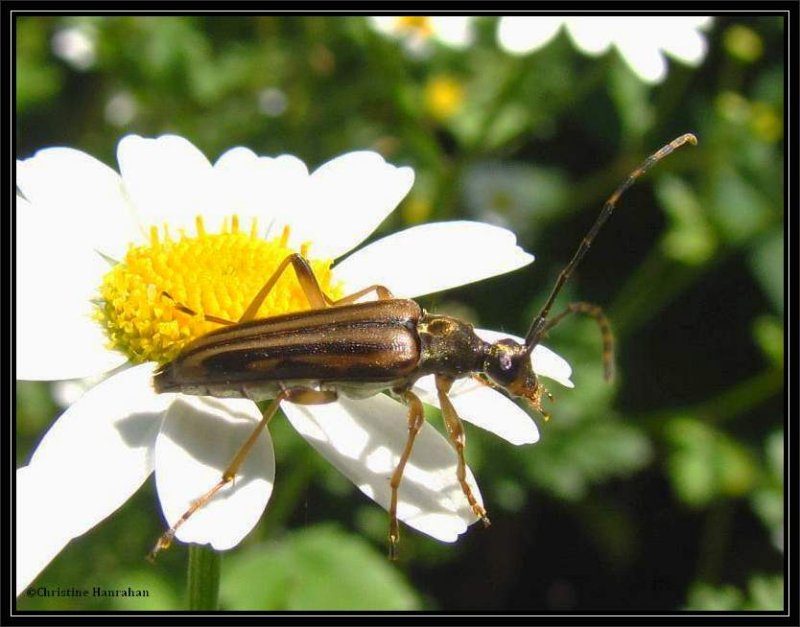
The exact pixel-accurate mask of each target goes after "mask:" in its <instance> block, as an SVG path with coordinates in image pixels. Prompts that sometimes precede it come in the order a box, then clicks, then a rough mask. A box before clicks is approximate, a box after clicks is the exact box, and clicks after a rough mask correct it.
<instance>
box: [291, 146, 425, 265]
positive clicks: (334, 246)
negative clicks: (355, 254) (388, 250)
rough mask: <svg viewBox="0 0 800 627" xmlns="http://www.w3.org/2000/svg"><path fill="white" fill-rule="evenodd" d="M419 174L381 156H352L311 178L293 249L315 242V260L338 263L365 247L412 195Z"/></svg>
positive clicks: (294, 222) (294, 230)
mask: <svg viewBox="0 0 800 627" xmlns="http://www.w3.org/2000/svg"><path fill="white" fill-rule="evenodd" d="M413 183H414V171H413V170H412V169H411V168H409V167H402V168H398V167H395V166H393V165H391V164H390V163H386V161H384V159H383V157H381V156H380V155H379V154H378V153H375V152H369V151H363V152H350V153H347V154H345V155H342V156H340V157H337V158H336V159H333V160H331V161H328V162H327V163H325V164H324V165H322V166H321V167H320V168H318V169H317V170H315V171H314V173H313V174H312V175H311V180H310V183H309V185H310V187H309V189H308V195H307V196H306V198H305V206H304V207H302V208H300V210H298V212H297V215H296V216H293V217H292V222H291V226H292V232H291V237H290V240H289V243H290V245H292V246H294V247H299V245H300V244H302V243H304V242H311V256H312V257H330V258H334V259H335V258H337V257H339V256H341V255H343V254H344V253H346V252H348V251H350V250H352V249H353V248H355V247H356V246H358V244H360V243H361V242H363V241H364V239H366V238H367V237H369V235H370V234H371V233H372V232H373V231H374V230H375V229H376V228H377V227H378V225H379V224H380V223H381V222H383V220H384V219H385V218H386V216H388V215H389V214H390V213H391V212H392V211H394V209H395V208H396V207H397V205H398V204H399V203H400V201H401V200H402V199H403V198H404V197H405V195H406V194H407V193H408V190H410V189H411V185H412V184H413Z"/></svg>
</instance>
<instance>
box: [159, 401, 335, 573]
mask: <svg viewBox="0 0 800 627" xmlns="http://www.w3.org/2000/svg"><path fill="white" fill-rule="evenodd" d="M337 397H338V395H337V393H336V392H334V391H328V390H312V389H306V388H289V389H285V390H282V391H281V392H280V393H279V394H278V396H276V397H275V398H274V399H273V400H272V401H271V402H270V404H269V405H268V406H267V407H266V409H264V411H263V413H262V415H261V420H260V421H259V423H258V425H256V427H255V429H253V432H252V433H251V434H250V435H249V436H248V438H247V440H245V442H244V444H242V446H241V447H240V448H239V450H238V451H237V452H236V455H235V456H234V458H233V460H232V461H231V463H230V464H228V467H227V468H226V469H225V470H224V471H223V473H222V477H221V478H220V480H219V481H218V482H217V483H216V484H215V485H214V486H213V487H212V488H211V489H210V490H209V491H208V492H206V493H205V494H203V495H202V496H201V497H200V498H198V499H197V500H195V501H194V502H193V503H192V504H191V506H190V507H189V509H187V510H186V511H185V512H184V513H183V514H182V515H181V517H180V518H179V519H178V520H177V521H176V522H175V524H174V525H172V527H170V528H169V529H168V530H167V531H166V532H165V533H164V534H163V535H162V536H161V537H160V538H159V539H158V541H157V542H156V545H155V546H154V547H153V550H152V551H150V554H149V555H148V559H149V560H150V561H153V560H154V559H155V556H156V555H157V554H158V552H159V551H161V550H162V549H166V548H169V546H170V545H171V544H172V541H173V540H174V538H175V534H176V533H177V531H178V529H179V528H180V527H181V526H183V524H184V523H185V522H186V521H187V520H189V518H191V516H192V515H193V514H194V513H195V512H196V511H197V510H199V509H200V508H202V507H203V506H204V505H205V504H206V503H208V502H209V501H210V500H211V499H212V498H214V495H216V494H217V492H219V491H220V490H221V489H222V488H224V487H225V486H226V485H228V484H229V483H231V482H232V481H233V480H234V478H235V477H236V474H237V473H238V472H239V468H241V466H242V464H243V463H244V460H245V459H247V455H248V454H249V453H250V451H251V450H252V448H253V446H254V445H255V443H256V442H257V441H258V436H259V435H260V434H261V432H262V431H263V430H264V429H265V428H266V427H267V425H268V424H269V422H270V420H272V417H273V416H274V415H275V413H276V412H277V411H278V407H280V404H281V402H282V401H284V400H286V401H289V402H292V403H298V404H301V405H321V404H323V403H332V402H333V401H335V400H336V399H337Z"/></svg>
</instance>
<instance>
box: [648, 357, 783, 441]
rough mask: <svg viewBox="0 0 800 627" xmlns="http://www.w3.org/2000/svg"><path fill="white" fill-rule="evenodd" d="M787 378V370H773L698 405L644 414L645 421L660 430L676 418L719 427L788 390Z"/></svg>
mask: <svg viewBox="0 0 800 627" xmlns="http://www.w3.org/2000/svg"><path fill="white" fill-rule="evenodd" d="M783 378H784V372H783V369H777V368H771V369H769V370H765V371H763V372H760V373H758V374H757V375H755V376H753V377H750V378H749V379H745V380H744V381H740V382H738V383H736V384H734V385H733V386H731V387H730V388H728V389H727V390H725V391H724V392H722V393H721V394H718V395H717V396H715V397H713V398H711V399H708V400H706V401H703V402H701V403H698V404H697V405H690V406H688V407H679V408H677V409H675V408H672V409H669V410H662V411H658V412H653V413H650V414H646V415H644V416H643V417H642V420H643V422H644V423H645V424H646V425H647V426H648V427H651V428H652V429H656V430H657V429H660V428H661V426H662V425H664V424H665V423H666V422H667V421H668V420H669V419H670V418H673V417H674V416H685V415H692V416H698V417H701V418H702V419H703V420H704V421H708V422H716V423H717V424H719V423H721V422H725V421H727V420H730V419H732V418H735V417H736V416H738V415H740V414H743V413H745V412H747V411H749V410H750V409H752V408H754V407H758V406H759V405H761V404H762V403H763V402H765V401H767V400H769V399H770V398H772V397H774V396H775V395H777V394H779V393H780V392H781V391H782V390H783V388H784V380H783Z"/></svg>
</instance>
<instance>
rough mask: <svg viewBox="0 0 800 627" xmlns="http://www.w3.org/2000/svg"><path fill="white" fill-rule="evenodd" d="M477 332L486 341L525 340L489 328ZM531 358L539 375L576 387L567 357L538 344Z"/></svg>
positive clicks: (520, 342) (566, 385) (519, 341)
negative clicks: (571, 378)
mask: <svg viewBox="0 0 800 627" xmlns="http://www.w3.org/2000/svg"><path fill="white" fill-rule="evenodd" d="M475 334H476V335H477V336H478V337H479V338H481V339H482V340H483V341H484V342H491V343H494V342H497V341H499V340H502V339H505V338H511V339H512V340H514V341H515V342H517V344H522V343H523V342H524V341H525V340H523V339H522V338H521V337H517V336H516V335H511V334H509V333H501V332H499V331H491V330H489V329H475ZM531 360H532V362H533V371H534V372H535V373H536V374H537V375H540V376H542V377H547V378H548V379H552V380H553V381H557V382H558V383H560V384H561V385H563V386H564V387H568V388H574V387H575V384H574V383H573V382H572V381H571V380H570V376H572V366H570V365H569V363H568V362H567V360H566V359H564V358H563V357H560V356H559V355H557V354H556V353H554V352H553V351H551V350H550V349H549V348H547V347H546V346H542V345H541V344H538V345H536V346H535V347H534V349H533V353H532V355H531Z"/></svg>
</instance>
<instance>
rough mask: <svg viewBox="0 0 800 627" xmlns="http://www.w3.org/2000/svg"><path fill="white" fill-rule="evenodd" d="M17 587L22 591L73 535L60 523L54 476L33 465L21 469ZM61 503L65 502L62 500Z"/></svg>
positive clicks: (18, 492) (18, 490)
mask: <svg viewBox="0 0 800 627" xmlns="http://www.w3.org/2000/svg"><path fill="white" fill-rule="evenodd" d="M16 496H17V498H16V505H17V508H16V509H17V511H16V515H17V536H16V541H17V589H16V594H17V595H19V594H20V593H21V592H22V591H23V590H25V588H27V587H28V585H30V583H31V582H32V581H33V580H34V578H35V577H36V576H37V575H38V574H39V573H40V572H42V570H44V568H45V566H47V565H48V564H49V563H50V562H51V561H52V560H53V558H54V557H55V556H56V555H58V554H59V553H60V552H61V550H62V549H63V548H64V547H65V546H66V545H67V543H68V542H69V541H70V540H71V539H72V535H71V534H70V533H69V532H68V531H67V530H66V529H65V528H64V527H63V526H62V525H60V524H54V523H57V522H58V521H59V520H60V518H61V516H62V514H63V512H62V511H60V510H59V509H58V506H57V502H58V499H57V498H54V497H57V494H56V493H54V492H53V488H52V486H51V482H50V477H48V476H47V475H46V474H45V473H37V472H36V471H35V470H34V469H32V468H31V467H30V466H23V467H22V468H19V469H17V485H16ZM59 505H63V503H60V504H59Z"/></svg>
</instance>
